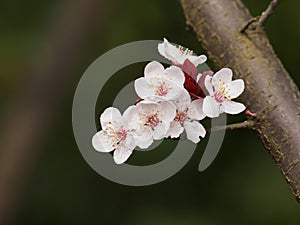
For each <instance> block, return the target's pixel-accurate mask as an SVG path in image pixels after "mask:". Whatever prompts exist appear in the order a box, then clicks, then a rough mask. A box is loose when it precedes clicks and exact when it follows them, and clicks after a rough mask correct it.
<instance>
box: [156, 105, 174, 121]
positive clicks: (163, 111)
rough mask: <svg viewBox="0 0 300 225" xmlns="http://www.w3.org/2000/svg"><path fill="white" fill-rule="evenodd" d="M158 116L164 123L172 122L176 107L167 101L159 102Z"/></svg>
mask: <svg viewBox="0 0 300 225" xmlns="http://www.w3.org/2000/svg"><path fill="white" fill-rule="evenodd" d="M157 109H158V112H159V114H158V117H159V119H160V120H161V121H163V122H164V123H169V122H172V121H173V120H174V118H175V116H176V107H175V106H174V105H173V104H172V103H171V102H168V101H164V102H161V103H160V104H159V106H158V108H157Z"/></svg>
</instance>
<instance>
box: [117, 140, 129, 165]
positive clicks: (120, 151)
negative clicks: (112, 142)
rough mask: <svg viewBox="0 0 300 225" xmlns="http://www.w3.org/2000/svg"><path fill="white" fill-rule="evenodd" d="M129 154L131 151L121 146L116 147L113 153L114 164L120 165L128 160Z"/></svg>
mask: <svg viewBox="0 0 300 225" xmlns="http://www.w3.org/2000/svg"><path fill="white" fill-rule="evenodd" d="M131 154H132V149H130V148H127V147H125V146H123V145H121V146H118V147H117V148H116V150H115V151H114V161H115V163H116V164H122V163H124V162H125V161H126V160H127V159H128V158H129V156H130V155H131Z"/></svg>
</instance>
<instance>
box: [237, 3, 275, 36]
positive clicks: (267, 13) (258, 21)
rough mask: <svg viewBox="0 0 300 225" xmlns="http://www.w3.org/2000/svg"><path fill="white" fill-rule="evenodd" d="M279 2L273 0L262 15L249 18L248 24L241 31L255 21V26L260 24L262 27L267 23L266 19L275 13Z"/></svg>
mask: <svg viewBox="0 0 300 225" xmlns="http://www.w3.org/2000/svg"><path fill="white" fill-rule="evenodd" d="M278 3H279V0H272V1H271V2H270V4H269V5H268V8H267V9H266V10H265V11H263V12H262V14H261V15H260V16H257V17H254V18H252V19H251V20H249V21H248V23H247V24H246V26H245V27H244V28H243V29H242V30H241V32H242V33H244V32H245V31H246V30H247V29H248V28H249V27H250V25H252V24H253V23H255V26H254V28H256V27H258V26H259V27H262V26H263V25H264V24H265V22H266V20H267V19H268V18H269V17H270V16H271V15H272V14H273V13H274V11H275V8H276V6H277V5H278Z"/></svg>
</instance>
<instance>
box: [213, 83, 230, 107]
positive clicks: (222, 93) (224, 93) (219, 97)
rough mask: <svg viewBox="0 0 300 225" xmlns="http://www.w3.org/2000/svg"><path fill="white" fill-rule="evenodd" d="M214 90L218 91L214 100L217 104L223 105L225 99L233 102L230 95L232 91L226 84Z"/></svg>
mask: <svg viewBox="0 0 300 225" xmlns="http://www.w3.org/2000/svg"><path fill="white" fill-rule="evenodd" d="M214 89H215V90H216V89H217V91H215V92H214V98H215V100H216V102H218V103H222V102H224V100H225V99H228V100H231V97H230V96H229V95H228V92H229V90H230V89H229V88H228V85H227V84H226V83H225V82H222V83H221V85H220V88H216V87H215V86H214Z"/></svg>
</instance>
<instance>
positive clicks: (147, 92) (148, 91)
mask: <svg viewBox="0 0 300 225" xmlns="http://www.w3.org/2000/svg"><path fill="white" fill-rule="evenodd" d="M134 89H135V92H136V94H137V95H138V96H139V97H140V98H142V99H145V98H148V97H150V96H154V93H155V87H154V86H153V85H150V84H149V83H148V82H147V80H146V79H145V78H143V77H141V78H138V79H137V80H135V82H134Z"/></svg>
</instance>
